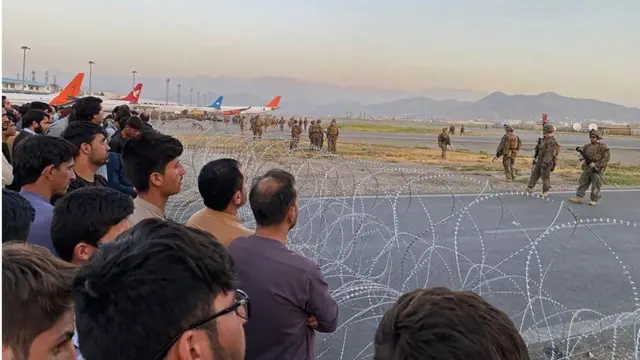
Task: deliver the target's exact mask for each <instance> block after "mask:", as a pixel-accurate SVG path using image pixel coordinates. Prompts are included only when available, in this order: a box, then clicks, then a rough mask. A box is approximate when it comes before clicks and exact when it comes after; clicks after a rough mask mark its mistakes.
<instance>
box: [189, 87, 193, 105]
mask: <svg viewBox="0 0 640 360" xmlns="http://www.w3.org/2000/svg"><path fill="white" fill-rule="evenodd" d="M189 106H193V88H191V89H189Z"/></svg>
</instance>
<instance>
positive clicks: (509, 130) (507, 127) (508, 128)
mask: <svg viewBox="0 0 640 360" xmlns="http://www.w3.org/2000/svg"><path fill="white" fill-rule="evenodd" d="M504 129H505V130H506V131H507V132H513V128H512V127H511V126H510V125H505V126H504Z"/></svg>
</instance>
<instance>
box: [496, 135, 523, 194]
mask: <svg viewBox="0 0 640 360" xmlns="http://www.w3.org/2000/svg"><path fill="white" fill-rule="evenodd" d="M504 131H505V134H504V135H503V136H502V140H500V145H498V150H496V157H497V158H499V157H500V156H502V166H503V167H504V175H505V176H506V178H507V181H508V182H511V181H513V180H515V179H516V175H515V169H514V168H513V166H514V165H515V163H516V157H517V156H518V152H519V151H520V146H522V142H521V141H520V137H518V136H516V135H515V134H514V133H513V128H512V127H511V126H509V125H505V126H504Z"/></svg>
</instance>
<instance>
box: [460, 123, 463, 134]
mask: <svg viewBox="0 0 640 360" xmlns="http://www.w3.org/2000/svg"><path fill="white" fill-rule="evenodd" d="M460 135H464V125H462V126H461V127H460Z"/></svg>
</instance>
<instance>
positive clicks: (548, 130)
mask: <svg viewBox="0 0 640 360" xmlns="http://www.w3.org/2000/svg"><path fill="white" fill-rule="evenodd" d="M554 131H556V127H555V126H553V124H545V125H544V126H543V127H542V133H543V134H544V135H546V136H553V132H554Z"/></svg>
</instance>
